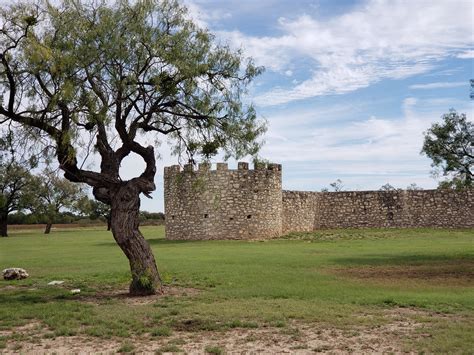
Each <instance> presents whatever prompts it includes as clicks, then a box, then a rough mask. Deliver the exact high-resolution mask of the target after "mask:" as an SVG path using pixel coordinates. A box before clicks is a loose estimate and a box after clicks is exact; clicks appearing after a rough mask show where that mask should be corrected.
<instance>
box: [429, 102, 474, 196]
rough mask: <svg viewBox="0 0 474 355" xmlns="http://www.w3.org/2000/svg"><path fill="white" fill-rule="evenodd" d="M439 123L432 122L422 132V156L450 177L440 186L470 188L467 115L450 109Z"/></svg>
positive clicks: (472, 155) (471, 135) (472, 144)
mask: <svg viewBox="0 0 474 355" xmlns="http://www.w3.org/2000/svg"><path fill="white" fill-rule="evenodd" d="M442 118H443V122H442V123H434V124H433V125H432V126H431V127H430V129H428V130H427V131H426V132H425V140H424V142H423V148H422V150H421V153H422V154H426V155H427V156H428V157H429V158H431V159H432V160H433V163H432V164H431V166H433V167H434V168H438V169H440V170H441V171H442V173H443V175H445V176H447V175H451V176H453V179H452V181H451V182H450V183H449V182H448V183H446V182H444V183H441V184H440V186H441V187H443V186H454V187H458V188H463V187H472V186H473V182H474V172H473V166H474V124H473V123H472V122H470V121H468V120H467V117H466V114H464V113H461V114H459V113H457V112H456V111H455V110H450V111H449V113H446V114H444V115H443V116H442Z"/></svg>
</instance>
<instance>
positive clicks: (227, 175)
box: [164, 163, 282, 240]
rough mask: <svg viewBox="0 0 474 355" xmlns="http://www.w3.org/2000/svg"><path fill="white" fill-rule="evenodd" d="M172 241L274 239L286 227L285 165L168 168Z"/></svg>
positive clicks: (168, 221)
mask: <svg viewBox="0 0 474 355" xmlns="http://www.w3.org/2000/svg"><path fill="white" fill-rule="evenodd" d="M164 190H165V216H166V238H167V239H186V240H202V239H253V238H271V237H275V236H279V235H281V231H282V187H281V165H280V164H257V165H256V166H255V168H254V170H249V165H248V163H238V169H237V170H229V169H228V167H227V164H226V163H217V169H216V170H211V166H210V164H206V163H203V164H199V169H198V170H194V167H193V165H191V164H189V165H185V166H184V169H183V170H182V171H181V168H180V166H179V165H174V166H170V167H165V174H164Z"/></svg>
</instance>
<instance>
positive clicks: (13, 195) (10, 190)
mask: <svg viewBox="0 0 474 355" xmlns="http://www.w3.org/2000/svg"><path fill="white" fill-rule="evenodd" d="M13 137H14V135H13V132H12V131H10V130H9V131H8V132H5V135H4V136H3V137H0V237H7V236H8V215H9V214H10V213H12V212H14V211H20V210H22V209H24V208H28V207H30V205H31V201H32V197H33V194H32V192H33V191H32V188H31V187H32V181H33V177H32V175H31V174H30V169H31V168H32V167H34V166H35V165H36V164H35V159H30V157H28V156H25V154H24V153H25V151H24V149H22V147H20V145H21V142H15V141H14V140H13Z"/></svg>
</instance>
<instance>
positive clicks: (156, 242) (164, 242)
mask: <svg viewBox="0 0 474 355" xmlns="http://www.w3.org/2000/svg"><path fill="white" fill-rule="evenodd" d="M146 240H147V242H148V243H149V244H150V245H177V244H185V243H196V242H200V241H198V240H169V239H164V238H150V239H148V238H147V239H146ZM94 245H96V246H107V247H110V246H115V245H117V243H116V242H115V241H110V242H100V243H96V244H94Z"/></svg>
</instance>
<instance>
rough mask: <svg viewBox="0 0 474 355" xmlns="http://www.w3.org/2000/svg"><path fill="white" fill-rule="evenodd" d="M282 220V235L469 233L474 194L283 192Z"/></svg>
mask: <svg viewBox="0 0 474 355" xmlns="http://www.w3.org/2000/svg"><path fill="white" fill-rule="evenodd" d="M312 216H313V217H314V218H313V224H312V226H311V221H310V220H311V217H312ZM283 221H284V223H285V224H286V225H285V224H284V225H283V231H284V232H285V233H288V232H292V231H294V232H296V231H309V230H318V229H326V228H328V229H330V228H364V227H373V228H383V227H398V228H409V227H440V228H473V227H474V192H473V190H464V191H453V190H417V191H400V190H396V191H350V192H320V193H314V192H294V191H284V192H283Z"/></svg>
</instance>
